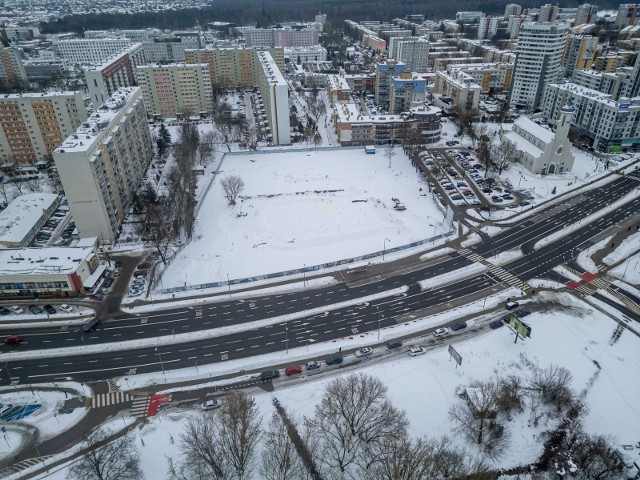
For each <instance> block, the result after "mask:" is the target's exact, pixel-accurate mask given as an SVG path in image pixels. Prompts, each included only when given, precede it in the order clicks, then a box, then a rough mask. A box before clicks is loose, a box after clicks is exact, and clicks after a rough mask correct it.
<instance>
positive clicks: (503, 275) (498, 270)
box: [458, 248, 531, 290]
mask: <svg viewBox="0 0 640 480" xmlns="http://www.w3.org/2000/svg"><path fill="white" fill-rule="evenodd" d="M458 252H459V253H460V254H461V255H464V256H465V257H467V258H468V259H469V260H472V261H474V262H477V263H482V264H486V263H488V260H487V259H486V258H484V257H483V256H481V255H478V254H477V253H475V252H472V251H471V250H469V249H467V248H463V249H462V250H458ZM489 272H491V273H492V274H494V275H495V276H496V277H498V278H499V279H500V280H502V281H503V282H504V283H506V284H507V285H510V286H512V287H515V288H519V289H521V290H526V289H527V288H531V285H529V284H527V283H526V282H523V281H522V280H520V279H519V278H518V277H516V276H515V275H514V274H512V273H511V272H508V271H507V270H505V269H504V268H502V267H499V266H498V265H491V264H490V266H489Z"/></svg>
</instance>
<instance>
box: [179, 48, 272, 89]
mask: <svg viewBox="0 0 640 480" xmlns="http://www.w3.org/2000/svg"><path fill="white" fill-rule="evenodd" d="M261 51H265V52H268V53H269V55H271V58H273V60H274V62H276V65H277V66H278V70H280V72H284V49H283V48H281V47H278V48H264V49H263V48H244V47H239V46H234V47H226V48H211V49H199V50H187V51H186V52H185V59H186V63H188V64H191V63H206V64H207V66H208V69H209V77H210V79H211V83H212V84H215V85H221V86H224V87H225V88H236V87H238V86H239V87H241V88H252V87H256V86H258V78H259V76H260V71H261V70H262V67H261V65H260V62H259V61H258V55H257V53H258V52H261Z"/></svg>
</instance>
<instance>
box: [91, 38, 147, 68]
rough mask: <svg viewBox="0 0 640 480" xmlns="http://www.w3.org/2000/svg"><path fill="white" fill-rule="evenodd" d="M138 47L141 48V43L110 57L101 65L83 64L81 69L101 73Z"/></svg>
mask: <svg viewBox="0 0 640 480" xmlns="http://www.w3.org/2000/svg"><path fill="white" fill-rule="evenodd" d="M138 47H142V43H134V44H132V45H131V47H129V48H127V49H126V50H124V51H122V52H120V53H116V54H115V55H112V56H110V57H109V58H107V59H106V60H105V61H104V62H102V63H96V64H85V65H83V67H82V69H83V70H85V71H86V70H96V71H102V70H104V69H105V68H108V67H110V66H111V64H113V63H115V62H117V61H118V60H120V59H121V58H122V57H124V56H125V55H128V54H129V52H131V50H133V49H135V48H138Z"/></svg>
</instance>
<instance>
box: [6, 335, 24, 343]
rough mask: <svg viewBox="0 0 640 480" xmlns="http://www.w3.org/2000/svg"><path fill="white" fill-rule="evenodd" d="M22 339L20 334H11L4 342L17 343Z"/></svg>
mask: <svg viewBox="0 0 640 480" xmlns="http://www.w3.org/2000/svg"><path fill="white" fill-rule="evenodd" d="M21 341H22V337H21V336H20V335H10V336H8V337H7V338H5V339H4V343H6V344H7V345H17V344H18V343H20V342H21Z"/></svg>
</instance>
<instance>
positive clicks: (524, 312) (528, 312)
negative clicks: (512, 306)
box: [516, 310, 533, 318]
mask: <svg viewBox="0 0 640 480" xmlns="http://www.w3.org/2000/svg"><path fill="white" fill-rule="evenodd" d="M532 313H533V312H532V311H531V310H518V312H517V313H516V315H517V316H518V317H520V318H523V317H528V316H529V315H531V314H532Z"/></svg>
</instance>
